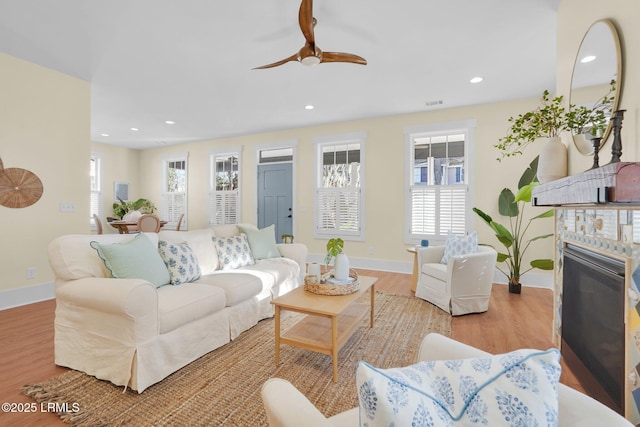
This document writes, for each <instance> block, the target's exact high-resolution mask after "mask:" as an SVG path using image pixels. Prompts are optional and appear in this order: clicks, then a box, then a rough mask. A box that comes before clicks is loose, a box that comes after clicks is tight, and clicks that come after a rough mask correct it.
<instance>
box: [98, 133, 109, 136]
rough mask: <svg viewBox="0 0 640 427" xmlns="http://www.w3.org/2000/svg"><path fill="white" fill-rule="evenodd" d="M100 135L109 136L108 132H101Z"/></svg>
mask: <svg viewBox="0 0 640 427" xmlns="http://www.w3.org/2000/svg"><path fill="white" fill-rule="evenodd" d="M100 136H109V134H108V133H101V134H100Z"/></svg>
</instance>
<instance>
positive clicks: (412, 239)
mask: <svg viewBox="0 0 640 427" xmlns="http://www.w3.org/2000/svg"><path fill="white" fill-rule="evenodd" d="M475 129H476V120H475V119H468V120H460V121H452V122H441V123H431V124H424V125H417V126H409V127H406V128H405V129H404V151H405V167H404V176H405V178H404V190H405V200H404V242H405V244H410V245H415V244H418V243H419V242H420V240H422V239H424V238H427V239H430V240H431V241H432V244H442V243H444V241H445V239H446V236H442V235H439V234H438V235H436V237H435V238H434V237H432V236H423V235H413V234H412V233H411V222H412V218H411V216H412V215H411V214H412V212H411V202H412V200H411V196H412V194H411V188H412V186H413V156H414V154H413V140H414V139H415V138H417V137H421V136H440V135H443V134H455V133H464V134H465V141H464V156H465V185H466V186H467V206H466V214H465V230H466V231H465V232H466V233H469V232H470V231H471V230H472V228H473V216H472V213H473V211H472V206H471V205H472V204H473V200H474V197H473V194H474V188H475V185H474V181H475V180H474V179H473V177H474V176H475V174H474V169H473V159H474V158H475V153H474V148H475Z"/></svg>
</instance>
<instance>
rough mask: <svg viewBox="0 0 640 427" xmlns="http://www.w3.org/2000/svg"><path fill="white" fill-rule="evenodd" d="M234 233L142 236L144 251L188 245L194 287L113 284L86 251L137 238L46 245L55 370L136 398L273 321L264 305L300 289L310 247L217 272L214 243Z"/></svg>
mask: <svg viewBox="0 0 640 427" xmlns="http://www.w3.org/2000/svg"><path fill="white" fill-rule="evenodd" d="M254 229H255V227H254ZM238 234H239V229H238V227H236V226H235V225H234V226H222V227H213V228H205V229H200V230H191V231H161V232H160V233H144V236H141V237H148V238H149V239H150V240H151V243H152V244H153V245H155V246H153V247H151V249H154V247H155V248H157V246H158V241H159V240H163V241H166V242H169V243H174V244H179V243H182V242H187V243H188V245H189V246H190V248H191V249H192V251H193V254H194V255H195V256H196V257H197V264H198V266H199V268H200V272H201V277H200V279H198V280H196V281H194V282H191V283H184V284H180V285H176V286H174V285H166V286H161V287H158V288H156V286H154V285H153V284H151V283H150V282H149V281H147V280H142V279H137V278H126V279H123V278H119V279H116V278H113V277H112V275H111V272H110V271H109V270H108V269H107V268H106V266H105V262H103V260H102V259H101V258H100V256H99V255H98V252H97V251H96V250H95V249H94V248H92V247H91V246H90V243H91V242H92V241H96V242H99V243H101V244H103V245H109V244H112V243H124V242H128V241H131V239H133V238H134V235H126V234H124V235H121V234H103V235H66V236H61V237H58V238H56V239H55V240H53V241H52V242H51V244H50V245H49V261H50V264H51V267H52V269H53V272H54V275H55V282H56V283H55V290H56V311H55V339H54V348H55V363H56V364H57V365H60V366H66V367H69V368H72V369H75V370H79V371H83V372H86V373H87V374H90V375H93V376H95V377H97V378H99V379H103V380H108V381H111V382H112V383H114V384H116V385H122V386H127V387H130V388H132V389H134V390H137V391H138V392H142V391H143V390H144V389H146V388H147V387H149V386H150V385H152V384H154V383H156V382H158V381H160V380H162V379H163V378H165V377H166V376H168V375H169V374H171V373H172V372H174V371H176V370H178V369H180V368H181V367H183V366H185V365H187V364H188V363H190V362H192V361H194V360H195V359H197V358H199V357H201V356H202V355H204V354H206V353H208V352H210V351H211V350H213V349H215V348H218V347H220V346H222V345H224V344H226V343H228V342H229V341H230V340H232V339H234V338H236V337H237V336H238V335H239V334H240V333H242V332H243V331H245V330H247V329H249V328H251V327H252V326H253V325H255V324H256V323H257V322H258V321H259V320H261V319H264V318H267V317H270V316H272V315H273V306H272V304H270V301H271V300H272V299H273V298H274V297H277V296H279V295H282V294H284V293H286V292H288V291H289V290H291V289H293V288H295V287H296V286H298V285H299V284H300V283H302V280H301V279H302V277H304V276H303V275H304V269H305V259H306V256H307V248H306V246H305V245H303V244H299V243H295V244H287V245H284V244H279V245H277V248H278V251H279V252H280V254H281V255H282V257H275V258H269V259H261V260H259V261H256V262H255V264H253V265H248V266H245V267H240V268H237V269H235V270H231V271H222V270H220V265H219V264H220V263H219V260H218V255H217V251H216V246H215V244H214V240H213V238H214V236H215V237H228V236H233V235H238ZM147 243H148V242H147ZM149 246H151V245H150V244H149ZM163 265H164V264H162V263H161V266H163Z"/></svg>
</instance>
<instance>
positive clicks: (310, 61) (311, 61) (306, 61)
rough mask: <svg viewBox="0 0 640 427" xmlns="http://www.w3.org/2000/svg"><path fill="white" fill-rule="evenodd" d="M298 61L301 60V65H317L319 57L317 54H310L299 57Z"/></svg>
mask: <svg viewBox="0 0 640 427" xmlns="http://www.w3.org/2000/svg"><path fill="white" fill-rule="evenodd" d="M300 62H302V64H303V65H308V66H312V65H318V64H319V63H320V58H318V57H317V56H313V55H310V56H305V57H304V58H302V59H300Z"/></svg>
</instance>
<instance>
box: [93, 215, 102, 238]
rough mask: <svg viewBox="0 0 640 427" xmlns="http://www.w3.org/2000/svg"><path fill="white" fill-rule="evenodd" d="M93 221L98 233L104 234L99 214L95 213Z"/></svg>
mask: <svg viewBox="0 0 640 427" xmlns="http://www.w3.org/2000/svg"><path fill="white" fill-rule="evenodd" d="M93 222H95V223H96V228H97V230H98V234H102V221H100V217H99V216H98V215H96V214H93Z"/></svg>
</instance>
